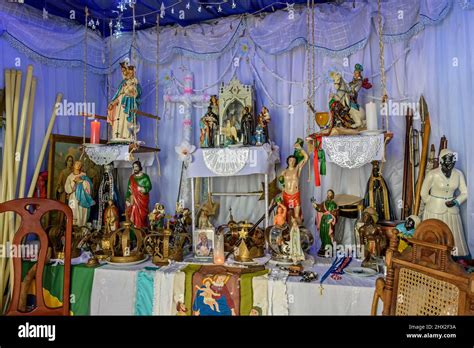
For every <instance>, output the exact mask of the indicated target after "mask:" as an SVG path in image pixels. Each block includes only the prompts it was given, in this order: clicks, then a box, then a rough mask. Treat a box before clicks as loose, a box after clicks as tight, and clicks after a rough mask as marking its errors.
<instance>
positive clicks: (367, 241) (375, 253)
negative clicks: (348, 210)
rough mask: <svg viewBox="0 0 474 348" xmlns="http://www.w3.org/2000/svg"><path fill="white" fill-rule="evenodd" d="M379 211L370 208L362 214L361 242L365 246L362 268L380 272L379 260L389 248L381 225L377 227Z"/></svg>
mask: <svg viewBox="0 0 474 348" xmlns="http://www.w3.org/2000/svg"><path fill="white" fill-rule="evenodd" d="M377 221H378V215H377V211H376V210H375V209H374V208H372V207H368V208H365V210H364V212H363V213H362V222H363V223H364V224H363V225H362V226H361V227H360V228H359V234H360V241H361V243H362V245H363V246H364V252H365V257H364V260H363V261H362V267H367V268H372V269H374V270H376V271H378V266H377V258H380V257H382V255H383V252H384V250H385V249H386V247H387V238H386V237H385V234H384V233H383V231H382V229H381V228H380V226H379V225H377Z"/></svg>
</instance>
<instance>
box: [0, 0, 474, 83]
mask: <svg viewBox="0 0 474 348" xmlns="http://www.w3.org/2000/svg"><path fill="white" fill-rule="evenodd" d="M48 1H49V0H48ZM90 1H91V6H96V7H97V6H98V4H100V2H99V1H103V0H90ZM194 1H197V0H194ZM230 1H232V0H230ZM72 2H74V1H72ZM456 2H457V3H458V4H459V5H460V7H461V8H463V9H466V10H469V9H472V8H473V7H474V6H473V2H474V1H473V0H457V1H456V0H416V1H415V0H401V1H400V0H390V1H385V2H384V3H383V6H382V17H383V23H384V27H383V39H384V41H386V42H395V41H400V40H407V39H409V38H410V37H411V36H413V35H414V34H416V33H417V32H419V31H420V30H422V29H423V28H424V27H425V26H426V25H430V24H437V23H440V22H441V21H442V20H443V19H444V18H445V16H446V15H447V13H448V12H449V11H450V9H451V8H452V6H453V3H456ZM58 3H59V2H58ZM104 11H105V10H104ZM400 11H402V12H403V15H404V20H403V21H401V20H400V19H399V16H400ZM104 13H107V12H104ZM167 16H168V14H167V15H166V16H165V18H166V17H167ZM306 16H307V9H306V7H305V6H295V13H294V19H293V20H291V21H289V20H288V12H287V11H285V10H280V11H276V12H274V13H267V14H265V15H262V16H250V15H248V16H240V15H234V16H230V17H226V18H221V19H220V20H219V21H207V22H202V23H198V24H194V25H190V26H187V27H180V26H173V27H171V26H166V27H164V28H162V30H161V34H160V62H161V63H166V62H169V61H170V60H171V59H173V57H174V56H175V55H176V54H178V55H183V56H189V57H193V58H197V59H203V60H212V59H216V58H218V57H219V56H221V55H222V54H224V53H226V52H228V51H229V50H234V51H235V50H239V49H241V48H242V47H244V46H246V47H250V46H252V47H254V48H255V49H257V50H259V51H260V52H262V53H263V54H272V55H279V54H282V53H284V52H287V51H289V50H292V49H293V48H295V47H297V46H302V45H306V44H307V38H308V34H307V23H306V20H307V18H306ZM315 22H316V24H315V47H316V50H317V51H318V52H319V53H321V54H323V55H326V56H331V57H341V58H342V57H347V56H349V55H350V54H352V53H354V52H355V51H357V50H359V49H361V48H363V47H364V46H365V44H366V42H367V39H368V37H369V35H370V33H371V32H372V31H374V30H376V24H377V3H376V2H374V1H358V2H356V6H355V7H353V6H352V2H344V3H342V4H340V5H336V4H333V3H323V4H318V5H317V6H316V8H315ZM276 23H278V24H276ZM0 37H1V38H2V39H5V40H7V41H9V43H10V44H11V45H12V46H14V47H16V48H17V49H18V50H20V51H21V52H23V53H25V54H27V55H28V56H30V57H32V58H34V59H36V60H39V61H41V62H43V63H45V64H50V65H57V66H66V67H67V66H70V67H74V66H81V65H82V64H83V62H84V25H79V24H75V23H74V22H73V21H71V20H69V19H65V18H62V17H57V16H53V15H51V14H49V15H48V18H46V19H45V18H43V13H42V11H39V10H37V9H35V8H33V7H31V6H28V5H19V4H11V3H6V2H0ZM87 37H88V38H87V65H88V70H89V71H91V72H95V73H99V74H107V73H109V70H110V69H109V62H110V63H111V67H112V69H114V68H116V67H117V65H118V62H119V61H121V60H123V58H124V57H126V56H128V55H130V52H131V44H132V35H131V33H124V34H123V35H122V36H121V37H120V38H115V37H113V36H112V37H107V38H103V37H102V36H100V34H99V32H98V31H92V30H88V36H87ZM109 40H111V41H112V45H111V46H112V51H111V56H110V48H109ZM243 41H245V42H247V44H245V45H243V44H240V43H241V42H243ZM237 43H239V44H237ZM135 47H136V48H137V50H136V54H137V55H139V56H140V57H141V58H142V59H144V60H145V61H147V62H149V63H152V64H154V63H155V61H156V30H155V28H148V29H144V30H138V31H137V33H136V45H135ZM109 56H110V57H109Z"/></svg>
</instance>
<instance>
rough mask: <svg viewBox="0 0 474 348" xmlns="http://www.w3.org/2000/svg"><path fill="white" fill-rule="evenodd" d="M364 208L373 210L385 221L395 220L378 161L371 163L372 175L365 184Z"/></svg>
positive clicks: (388, 192)
mask: <svg viewBox="0 0 474 348" xmlns="http://www.w3.org/2000/svg"><path fill="white" fill-rule="evenodd" d="M364 207H372V208H374V209H375V210H376V211H377V214H378V216H379V217H380V218H382V219H384V220H386V221H393V220H395V214H394V213H393V208H392V200H391V196H390V190H389V189H388V186H387V183H386V182H385V179H384V178H383V177H382V174H381V173H380V167H379V162H378V161H373V162H372V174H371V175H370V178H369V181H368V182H367V189H366V191H365V197H364Z"/></svg>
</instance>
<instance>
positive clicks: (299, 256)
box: [290, 216, 305, 265]
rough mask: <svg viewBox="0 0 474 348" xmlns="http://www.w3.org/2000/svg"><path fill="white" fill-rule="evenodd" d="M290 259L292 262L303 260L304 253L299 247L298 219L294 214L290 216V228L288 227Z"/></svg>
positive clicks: (296, 262)
mask: <svg viewBox="0 0 474 348" xmlns="http://www.w3.org/2000/svg"><path fill="white" fill-rule="evenodd" d="M290 259H291V260H292V261H293V264H295V265H296V264H298V263H300V262H301V261H304V259H305V257H304V253H303V249H302V248H301V236H300V229H299V227H298V221H297V220H296V218H295V217H294V216H292V217H291V229H290Z"/></svg>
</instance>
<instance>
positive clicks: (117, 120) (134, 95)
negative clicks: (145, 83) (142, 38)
mask: <svg viewBox="0 0 474 348" xmlns="http://www.w3.org/2000/svg"><path fill="white" fill-rule="evenodd" d="M120 68H121V71H122V82H121V83H120V85H119V87H118V89H117V92H116V93H115V95H114V97H113V98H112V102H111V103H110V104H109V106H108V111H107V122H108V123H109V124H110V125H111V126H112V138H111V141H115V142H121V141H124V142H127V141H128V142H130V141H133V138H134V134H131V133H130V131H129V129H130V128H131V125H133V123H134V121H135V117H136V114H135V113H134V112H133V110H135V109H138V107H139V105H140V98H141V95H142V88H141V85H140V83H139V82H138V80H137V78H136V77H135V67H134V66H129V65H128V63H127V62H122V63H120Z"/></svg>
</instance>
